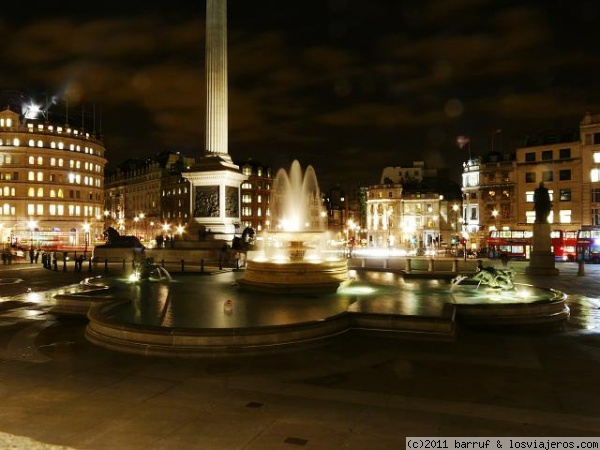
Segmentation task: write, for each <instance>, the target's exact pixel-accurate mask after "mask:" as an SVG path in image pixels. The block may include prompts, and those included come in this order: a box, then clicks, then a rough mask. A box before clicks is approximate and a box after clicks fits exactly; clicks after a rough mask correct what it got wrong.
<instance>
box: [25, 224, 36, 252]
mask: <svg viewBox="0 0 600 450" xmlns="http://www.w3.org/2000/svg"><path fill="white" fill-rule="evenodd" d="M27 227H28V228H29V230H30V231H31V245H30V246H29V248H31V249H33V232H34V231H35V228H36V227H37V222H36V221H35V220H29V221H28V222H27Z"/></svg>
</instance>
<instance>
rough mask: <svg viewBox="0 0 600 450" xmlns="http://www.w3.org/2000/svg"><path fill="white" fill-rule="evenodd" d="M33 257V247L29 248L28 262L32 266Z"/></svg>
mask: <svg viewBox="0 0 600 450" xmlns="http://www.w3.org/2000/svg"><path fill="white" fill-rule="evenodd" d="M34 257H35V252H34V251H33V247H30V248H29V262H30V263H31V264H33V259H34Z"/></svg>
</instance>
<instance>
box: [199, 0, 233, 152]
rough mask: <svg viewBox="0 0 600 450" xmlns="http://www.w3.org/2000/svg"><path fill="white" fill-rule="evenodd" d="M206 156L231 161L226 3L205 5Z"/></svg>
mask: <svg viewBox="0 0 600 450" xmlns="http://www.w3.org/2000/svg"><path fill="white" fill-rule="evenodd" d="M205 56H206V140H205V151H206V155H207V156H210V155H217V156H220V157H221V158H223V159H226V160H230V159H231V157H230V156H229V151H228V142H227V130H228V116H227V107H228V103H227V102H228V100H227V0H207V2H206V50H205Z"/></svg>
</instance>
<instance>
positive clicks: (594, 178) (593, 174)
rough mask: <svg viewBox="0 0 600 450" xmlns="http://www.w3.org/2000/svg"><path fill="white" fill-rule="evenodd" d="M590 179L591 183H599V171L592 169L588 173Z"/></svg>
mask: <svg viewBox="0 0 600 450" xmlns="http://www.w3.org/2000/svg"><path fill="white" fill-rule="evenodd" d="M590 179H591V180H592V182H596V181H600V169H592V170H591V171H590Z"/></svg>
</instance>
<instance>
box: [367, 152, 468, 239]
mask: <svg viewBox="0 0 600 450" xmlns="http://www.w3.org/2000/svg"><path fill="white" fill-rule="evenodd" d="M454 184H455V183H452V182H450V181H449V180H448V179H447V178H446V177H445V174H444V173H443V172H442V171H438V170H436V169H434V168H427V167H425V164H424V163H423V162H421V161H417V162H415V163H413V167H408V168H402V167H386V168H385V169H384V170H383V172H382V175H381V182H380V184H378V185H373V186H369V187H368V188H367V199H366V202H367V208H366V209H367V212H366V224H367V226H366V232H367V245H368V246H370V247H376V248H385V247H389V248H394V249H399V250H406V251H409V250H417V249H422V250H427V249H429V250H440V249H448V250H450V248H449V247H448V245H449V243H450V241H451V237H452V236H453V235H455V234H456V231H457V230H456V227H457V224H458V218H457V210H456V209H457V208H456V206H457V205H459V203H460V201H459V197H460V195H459V192H460V188H459V187H458V186H454Z"/></svg>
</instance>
